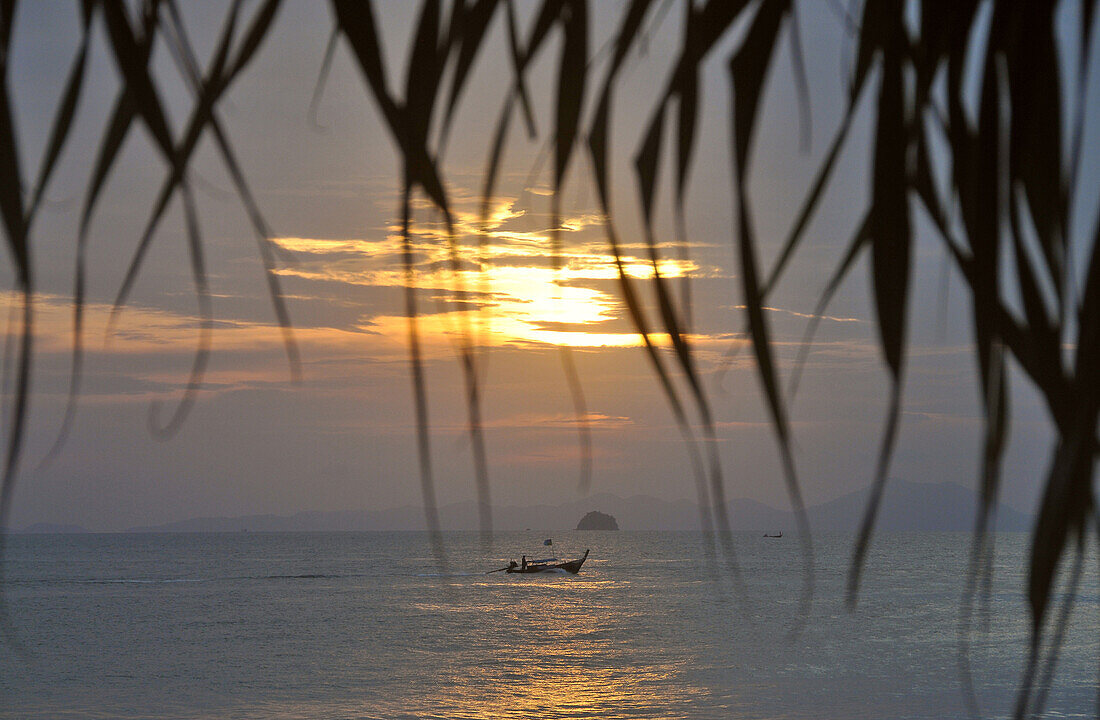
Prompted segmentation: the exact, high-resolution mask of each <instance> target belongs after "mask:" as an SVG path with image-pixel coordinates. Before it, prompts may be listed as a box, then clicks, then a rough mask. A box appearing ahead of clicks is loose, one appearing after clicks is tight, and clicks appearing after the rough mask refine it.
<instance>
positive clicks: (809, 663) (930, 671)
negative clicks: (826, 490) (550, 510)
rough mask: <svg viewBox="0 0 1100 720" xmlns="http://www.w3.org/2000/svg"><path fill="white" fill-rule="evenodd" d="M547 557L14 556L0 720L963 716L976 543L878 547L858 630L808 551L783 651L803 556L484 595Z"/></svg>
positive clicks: (663, 552)
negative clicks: (441, 560) (807, 600)
mask: <svg viewBox="0 0 1100 720" xmlns="http://www.w3.org/2000/svg"><path fill="white" fill-rule="evenodd" d="M539 543H541V536H540V538H538V539H536V538H535V537H534V536H533V534H531V533H502V534H500V535H498V537H497V539H496V541H495V543H494V545H493V546H492V547H489V548H486V547H485V546H483V545H482V544H481V543H480V541H479V539H478V537H477V536H476V534H454V535H448V536H447V548H448V552H449V555H450V560H449V563H448V567H447V568H445V569H444V570H442V571H440V570H436V569H435V568H434V561H433V560H432V556H431V552H430V547H429V545H428V543H427V540H426V537H425V536H424V535H422V534H415V533H376V534H371V533H363V534H355V533H345V534H340V533H332V534H317V535H310V534H302V535H289V534H288V535H266V536H265V535H261V534H259V533H256V534H249V536H248V537H243V538H242V537H239V536H234V535H230V534H227V535H210V536H145V537H134V536H86V537H84V538H76V539H73V538H68V539H64V538H60V536H58V537H55V538H53V539H51V538H19V537H18V536H17V537H15V539H14V540H13V544H12V547H11V548H10V550H9V562H8V575H7V581H6V582H7V583H8V585H7V599H8V602H9V605H8V607H9V608H10V609H11V612H12V619H13V622H14V623H15V624H16V626H17V627H19V628H20V632H21V634H22V636H23V637H24V638H25V639H27V640H29V641H30V642H29V643H28V644H29V645H30V647H31V649H32V650H33V651H34V652H35V653H36V657H35V658H34V659H32V660H30V661H28V662H20V661H16V660H15V659H14V658H13V657H12V655H11V653H10V650H7V649H3V648H0V664H2V665H3V667H4V668H5V672H4V673H2V674H0V697H2V698H3V699H4V703H5V705H6V706H7V707H8V708H10V709H9V710H4V709H0V717H13V718H14V717H18V718H28V719H32V718H43V719H44V718H70V717H71V718H94V717H110V718H145V717H154V716H155V717H159V718H174V717H179V718H253V717H270V718H279V719H283V720H297V719H298V718H302V719H304V718H348V717H356V718H358V717H364V718H692V719H694V718H714V717H731V718H760V717H767V718H776V719H782V718H821V717H837V718H886V717H889V718H929V719H931V718H944V717H960V716H963V715H964V714H965V706H964V704H963V699H962V693H961V690H960V684H959V676H958V669H957V668H958V664H957V662H958V655H957V649H956V641H957V636H956V633H955V629H956V624H957V621H958V601H959V597H960V593H961V588H962V574H961V572H962V568H965V562H966V550H967V537H966V536H964V535H951V534H942V535H895V536H883V537H882V538H876V542H875V545H874V547H873V552H872V555H871V557H870V560H869V565H868V570H867V575H866V578H865V581H864V591H863V595H862V597H861V601H860V605H859V608H858V610H857V611H856V612H855V613H848V612H847V611H846V610H845V609H844V606H843V589H844V583H845V579H846V575H845V573H846V570H847V563H848V560H849V557H850V555H849V553H850V548H851V544H850V539H848V538H845V537H834V538H828V537H826V538H824V539H819V540H818V542H817V545H816V547H817V558H818V563H817V565H818V575H817V588H818V591H817V596H816V598H815V602H814V606H813V613H812V617H811V618H810V620H809V623H808V624H807V626H806V629H805V630H804V631H803V632H802V633H801V634H800V635H798V636H796V637H793V638H792V637H791V636H790V634H789V631H790V629H791V627H792V626H793V625H794V624H796V621H797V619H798V595H799V589H800V586H801V582H802V571H801V567H800V562H799V555H798V550H797V545H796V543H793V542H791V543H787V542H786V541H783V542H775V541H761V540H760V539H758V538H755V537H750V536H741V537H739V538H738V550H739V553H740V555H739V558H740V561H741V569H742V573H743V576H744V578H745V582H746V585H747V587H748V594H747V596H738V595H736V594H735V593H733V592H732V591H731V588H730V583H728V582H726V581H725V580H724V579H723V577H722V576H720V575H717V574H715V573H711V572H705V571H704V570H705V569H704V568H703V566H702V559H701V557H702V555H701V545H700V538H699V537H698V536H697V535H693V534H654V533H629V532H622V533H592V534H584V533H566V534H562V535H561V537H559V536H558V535H555V544H556V545H557V546H559V547H561V548H562V549H561V550H560V551H559V555H561V556H562V557H574V556H577V555H579V554H580V553H581V552H583V549H584V548H585V547H591V548H592V555H591V557H590V558H589V560H588V561H587V562H586V563H585V565H584V569H583V571H582V572H581V574H580V575H578V576H571V575H542V574H539V575H507V574H505V573H497V574H491V575H487V574H485V573H486V570H489V569H494V568H499V567H501V566H502V565H504V564H506V562H507V560H508V559H509V557H514V556H516V555H518V554H521V553H523V552H525V551H531V550H532V549H534V548H536V547H537V546H538V544H539ZM998 552H999V553H1003V554H1002V555H1000V556H999V560H998V562H999V565H1000V569H999V573H1000V574H999V575H998V578H997V581H996V583H995V585H994V587H993V593H992V595H991V598H990V623H989V632H988V633H987V634H985V635H978V636H975V638H974V650H973V652H972V654H971V660H972V663H973V667H974V677H975V683H976V687H977V692H978V696H979V700H980V702H981V704H982V708H983V711H984V712H985V716H986V717H1006V716H1008V715H1009V714H1010V713H1011V704H1012V697H1013V692H1014V690H1015V686H1016V683H1017V681H1018V679H1019V676H1020V671H1021V669H1022V662H1023V658H1024V648H1025V646H1026V641H1027V621H1026V616H1025V615H1024V614H1023V610H1024V608H1025V606H1026V605H1025V594H1024V587H1025V585H1024V584H1023V577H1022V575H1021V573H1020V571H1019V568H1020V562H1021V561H1022V559H1023V558H1024V557H1026V552H1027V544H1026V538H1024V537H1022V536H1020V537H1017V536H1009V537H1005V538H999V539H998ZM1089 562H1094V559H1093V560H1090V561H1089ZM195 579H201V580H202V582H176V581H179V580H195ZM138 581H140V582H138ZM169 581H172V582H169ZM1098 605H1100V599H1098V596H1097V593H1096V592H1095V590H1094V589H1088V588H1086V589H1085V591H1084V592H1083V593H1082V594H1081V596H1080V598H1079V600H1078V603H1077V611H1076V613H1075V615H1074V624H1073V626H1072V627H1071V631H1070V634H1069V636H1068V639H1067V642H1066V645H1065V648H1064V650H1063V653H1062V659H1061V662H1060V663H1059V673H1058V676H1057V677H1056V679H1055V687H1054V689H1053V691H1052V695H1051V701H1050V710H1051V712H1052V713H1062V714H1066V715H1072V714H1073V713H1075V712H1085V713H1086V714H1087V713H1088V712H1090V711H1091V710H1092V709H1093V707H1094V695H1095V689H1096V664H1095V663H1096V651H1097V648H1096V645H1097V641H1096V638H1097V637H1098V636H1100V623H1098V622H1097V612H1096V611H1097V609H1098ZM5 712H8V713H10V714H8V715H5Z"/></svg>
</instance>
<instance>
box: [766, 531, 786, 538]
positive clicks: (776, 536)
mask: <svg viewBox="0 0 1100 720" xmlns="http://www.w3.org/2000/svg"><path fill="white" fill-rule="evenodd" d="M764 537H770V538H781V537H783V533H782V532H780V533H779V534H778V535H769V534H768V533H764Z"/></svg>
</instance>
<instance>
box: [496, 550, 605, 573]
mask: <svg viewBox="0 0 1100 720" xmlns="http://www.w3.org/2000/svg"><path fill="white" fill-rule="evenodd" d="M587 559H588V550H585V551H584V555H582V556H581V557H579V558H577V559H576V560H569V561H568V562H558V559H557V558H546V559H545V560H532V561H530V562H528V561H527V559H526V557H525V558H524V561H523V563H517V562H516V561H515V560H513V561H512V562H510V563H508V567H506V568H501V569H500V570H503V571H504V572H506V573H540V572H552V571H554V570H564V571H565V572H567V573H571V574H573V575H576V574H577V573H579V572H580V571H581V565H584V561H585V560H587ZM500 570H490V572H500Z"/></svg>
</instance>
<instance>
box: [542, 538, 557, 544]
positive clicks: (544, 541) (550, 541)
mask: <svg viewBox="0 0 1100 720" xmlns="http://www.w3.org/2000/svg"><path fill="white" fill-rule="evenodd" d="M542 544H543V545H553V544H554V541H553V540H551V539H550V538H546V539H545V540H543V541H542Z"/></svg>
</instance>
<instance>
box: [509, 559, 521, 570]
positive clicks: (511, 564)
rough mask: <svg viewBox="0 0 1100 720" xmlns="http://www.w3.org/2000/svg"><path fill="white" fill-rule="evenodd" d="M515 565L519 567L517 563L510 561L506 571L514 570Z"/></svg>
mask: <svg viewBox="0 0 1100 720" xmlns="http://www.w3.org/2000/svg"><path fill="white" fill-rule="evenodd" d="M517 565H519V563H517V562H516V561H515V560H512V561H510V562H509V563H508V569H509V570H514V569H515V568H516V566H517Z"/></svg>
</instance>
